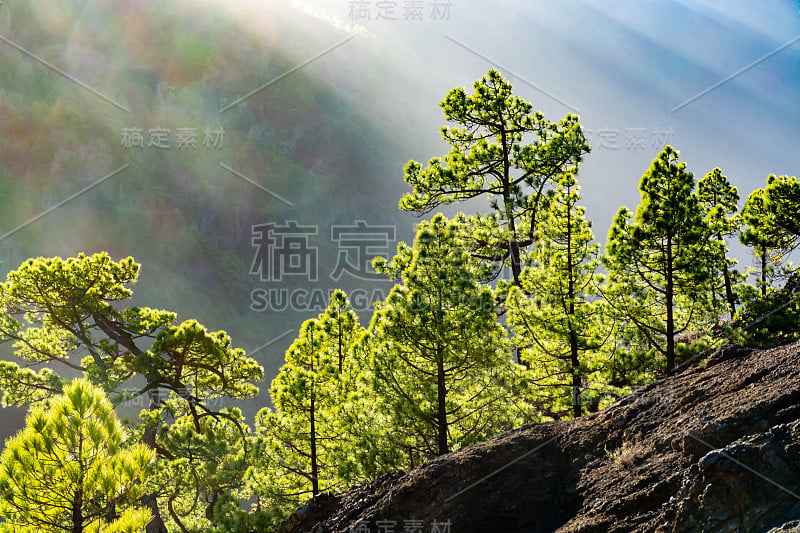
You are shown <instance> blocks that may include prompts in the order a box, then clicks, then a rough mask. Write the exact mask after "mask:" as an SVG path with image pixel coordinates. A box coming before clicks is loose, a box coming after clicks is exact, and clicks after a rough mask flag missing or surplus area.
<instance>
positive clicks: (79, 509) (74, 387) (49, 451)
mask: <svg viewBox="0 0 800 533" xmlns="http://www.w3.org/2000/svg"><path fill="white" fill-rule="evenodd" d="M25 423H26V425H25V428H24V429H22V430H21V431H20V432H19V433H18V434H17V435H16V436H15V437H12V438H10V439H9V440H8V441H7V442H6V448H5V450H3V454H2V456H1V457H0V516H1V517H2V518H3V520H4V522H3V523H2V524H0V531H5V532H9V533H12V532H13V533H18V532H20V531H30V532H34V531H36V532H44V533H51V532H52V533H55V532H65V533H83V532H86V533H89V532H98V533H100V532H103V533H111V532H125V531H127V532H134V531H136V532H139V531H141V530H142V529H143V528H144V527H145V526H146V525H147V523H148V522H150V521H151V519H152V515H151V513H150V511H149V510H148V509H146V508H144V507H139V506H138V505H137V498H138V496H139V495H140V494H141V488H142V482H143V481H145V478H146V477H147V472H148V469H149V467H150V464H151V462H152V461H153V460H154V457H155V453H154V452H153V451H152V450H150V449H149V448H147V447H146V446H145V445H143V444H141V443H139V444H134V445H129V443H128V442H126V435H125V432H124V431H123V428H122V425H121V424H120V422H119V420H118V419H117V416H116V413H115V412H114V408H113V407H112V405H111V402H109V400H108V398H107V397H106V395H105V394H104V393H103V391H102V390H101V389H98V388H97V387H95V386H93V385H92V384H91V383H89V382H88V381H87V380H85V379H78V380H75V381H73V382H71V383H70V384H69V385H67V386H66V387H65V388H64V393H63V395H59V396H56V397H53V398H52V399H51V400H50V401H49V402H48V405H38V406H36V407H34V408H33V409H32V410H31V412H30V413H29V414H28V416H27V417H26V420H25Z"/></svg>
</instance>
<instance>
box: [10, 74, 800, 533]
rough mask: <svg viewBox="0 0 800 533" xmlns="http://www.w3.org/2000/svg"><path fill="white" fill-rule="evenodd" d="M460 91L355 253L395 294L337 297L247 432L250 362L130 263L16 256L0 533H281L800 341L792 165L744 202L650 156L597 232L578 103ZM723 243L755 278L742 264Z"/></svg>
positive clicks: (714, 182)
mask: <svg viewBox="0 0 800 533" xmlns="http://www.w3.org/2000/svg"><path fill="white" fill-rule="evenodd" d="M473 90H474V92H472V93H470V92H468V91H467V90H465V89H462V88H455V89H453V90H451V91H450V92H448V93H447V94H446V96H445V98H444V100H443V101H442V102H441V109H442V111H443V114H444V119H445V121H446V125H445V126H443V127H442V129H441V134H442V138H443V140H444V141H445V142H446V143H447V145H449V146H450V151H449V152H447V153H446V154H444V155H442V156H440V157H433V158H431V159H430V160H429V161H428V162H427V163H421V162H417V161H414V160H412V161H409V162H408V163H407V164H406V165H405V167H404V168H403V176H404V180H405V182H406V185H407V189H406V190H407V192H406V193H405V194H404V195H403V196H402V198H400V200H399V209H401V210H403V211H408V212H411V213H414V214H416V215H417V216H419V217H420V221H419V223H418V224H417V226H416V236H415V238H414V240H413V242H412V243H405V242H400V243H399V244H398V246H397V249H396V252H395V253H394V255H393V256H391V257H381V258H378V259H376V260H375V261H374V263H373V267H374V269H375V270H376V271H377V272H379V273H381V274H382V275H384V276H385V277H386V279H387V280H389V281H391V282H392V283H393V288H392V289H391V291H390V292H389V293H388V295H387V296H386V298H385V299H384V300H382V301H379V302H377V303H376V304H375V306H374V311H373V312H372V315H371V318H370V320H369V321H368V323H363V324H362V323H361V320H360V319H359V316H358V314H357V313H356V312H355V311H354V310H353V309H352V306H351V304H350V301H349V299H348V295H347V294H346V292H345V291H343V290H336V291H333V292H332V293H331V294H330V298H329V301H328V302H327V309H326V310H325V311H324V312H322V313H321V314H319V316H318V317H316V318H312V319H309V320H306V321H305V322H303V323H302V326H300V328H299V330H298V331H297V333H296V338H295V340H294V342H293V343H292V344H291V346H290V347H289V349H288V350H287V351H286V353H285V362H284V364H283V366H281V368H280V369H279V371H278V374H277V376H276V377H275V378H274V379H273V380H272V382H271V383H270V384H269V386H268V391H269V400H270V401H269V403H268V405H264V406H263V408H262V409H261V410H260V411H259V412H258V414H257V416H256V417H255V419H254V420H252V421H250V420H248V419H247V417H245V415H244V414H243V410H242V409H241V407H240V402H242V401H243V400H245V399H248V398H254V397H255V396H256V395H257V394H258V392H259V386H263V385H260V383H261V382H262V380H263V379H264V377H265V371H264V368H263V367H262V366H261V365H260V364H259V363H258V362H257V361H256V360H255V359H254V358H252V357H250V356H248V354H247V353H246V352H245V350H243V349H241V348H238V347H236V343H235V341H234V340H232V339H231V338H230V336H229V335H228V334H227V333H226V332H225V331H209V330H208V329H207V328H206V327H204V326H203V325H202V324H200V323H199V322H198V321H197V320H194V319H187V320H183V321H179V320H178V315H177V314H176V313H175V312H173V311H170V310H162V309H155V308H149V307H143V306H137V305H133V304H132V302H131V298H132V296H133V286H134V285H135V284H136V282H137V278H138V276H139V273H140V270H141V269H142V267H141V265H140V264H138V263H137V262H136V261H135V260H134V258H132V257H126V258H120V259H119V260H116V259H114V258H112V257H111V256H110V255H109V254H108V253H94V254H89V255H85V254H79V255H77V256H74V257H68V258H61V257H50V258H44V257H38V258H31V259H29V260H27V261H24V262H23V263H22V264H21V265H19V267H18V268H16V269H15V270H12V271H11V272H10V273H9V274H8V277H7V279H6V281H5V282H4V283H2V284H0V305H1V306H2V314H0V338H2V340H3V341H4V342H5V343H7V344H8V345H10V346H11V347H12V349H13V355H14V360H12V361H0V390H2V403H3V405H5V406H23V407H26V408H28V414H27V416H26V419H25V427H24V429H22V430H21V431H20V432H19V433H18V434H17V435H16V436H14V437H12V438H10V439H8V440H7V441H6V443H5V447H4V449H3V452H2V456H1V457H0V518H1V519H2V522H1V523H0V531H8V532H21V531H31V532H33V531H37V532H38V531H45V532H59V531H64V532H73V533H75V532H107V533H111V532H134V531H142V530H145V531H147V532H149V533H155V532H166V531H176V532H178V531H179V532H201V531H202V532H207V531H214V532H220V533H221V532H251V531H252V532H255V531H268V530H274V529H275V528H277V527H278V526H279V525H280V523H281V522H282V521H283V520H285V519H286V518H287V517H288V516H289V514H291V513H292V512H293V511H294V510H295V509H296V508H297V507H299V506H300V505H302V504H303V503H304V502H305V501H307V500H308V499H309V498H312V497H316V496H318V495H321V494H323V493H330V492H340V491H343V490H346V489H347V488H349V487H352V486H354V485H356V484H359V483H363V482H366V481H369V480H373V479H375V478H377V477H379V476H381V475H383V474H385V473H388V472H393V471H396V470H401V469H403V470H405V469H412V468H415V467H417V466H419V465H421V464H424V463H426V462H427V461H429V460H431V459H433V458H436V457H439V456H442V455H444V454H448V453H450V452H452V451H455V450H458V449H461V448H463V447H466V446H469V445H471V444H475V443H479V442H482V441H485V440H487V439H489V438H491V437H493V436H496V435H498V434H500V433H502V432H504V431H508V430H510V429H513V428H517V427H520V426H522V425H525V424H535V423H540V422H544V421H548V420H564V419H569V418H575V417H581V416H583V415H585V414H586V413H589V412H594V411H598V410H602V409H603V408H604V407H606V406H608V405H610V404H611V403H613V402H615V401H617V400H618V399H620V398H623V397H624V396H626V395H628V394H630V393H631V392H632V391H634V390H636V388H638V387H641V386H643V385H645V384H648V383H650V382H652V381H654V380H657V379H660V378H662V377H664V376H667V375H670V374H673V373H674V372H676V371H677V370H678V369H680V368H682V367H686V366H688V365H694V364H698V363H700V362H702V361H703V360H704V359H705V358H707V357H709V356H710V354H711V353H712V352H713V351H714V350H716V349H718V348H720V347H722V346H725V345H727V344H731V343H735V344H741V345H745V346H754V347H770V346H777V345H781V344H786V343H789V342H793V341H795V340H797V338H798V334H799V333H800V327H798V324H800V322H799V321H798V318H800V317H798V313H799V312H800V306H798V304H797V302H796V299H795V297H794V289H795V287H796V285H797V282H796V276H794V267H793V266H792V264H791V263H790V262H789V261H787V260H786V257H787V256H788V254H790V253H791V252H792V250H794V248H795V247H796V246H797V244H798V242H799V241H798V237H800V219H798V214H797V206H798V205H800V183H798V181H797V179H796V178H795V177H790V176H786V175H781V176H775V175H770V176H768V177H766V182H765V184H764V186H763V188H760V189H757V190H755V191H753V192H751V193H750V194H749V195H748V196H747V198H746V199H744V201H743V202H742V201H741V200H742V198H740V195H739V192H738V190H737V188H736V187H735V186H734V185H733V184H732V183H730V182H729V180H728V179H727V177H726V176H725V174H724V173H723V170H721V169H720V168H713V169H702V170H701V174H702V173H703V172H705V174H703V177H701V178H699V179H695V176H694V173H693V172H692V171H690V170H689V169H688V168H687V166H686V164H685V163H683V162H681V160H680V156H679V152H678V150H676V149H675V148H673V147H672V146H664V147H663V149H662V150H661V151H660V152H659V153H657V154H655V157H654V159H653V160H652V163H651V165H650V167H649V168H647V169H643V175H642V176H641V179H640V181H639V186H638V189H639V193H640V198H641V200H640V203H639V204H638V205H637V206H635V207H633V208H629V207H626V206H622V207H620V208H619V210H618V212H617V214H616V216H615V217H614V220H613V223H612V225H611V228H610V230H609V232H608V235H607V237H606V240H605V243H603V244H602V246H601V243H600V242H598V241H597V240H596V237H595V235H594V234H593V232H592V229H591V227H592V225H591V221H590V220H589V218H588V216H587V213H586V210H585V209H584V208H583V207H582V206H581V197H580V173H579V168H580V164H581V162H582V159H583V157H584V156H585V155H586V154H588V153H589V152H590V150H591V146H590V144H589V142H588V141H587V139H586V137H585V135H584V132H583V130H582V127H581V123H580V120H579V117H578V116H577V115H574V114H567V115H566V116H564V117H563V118H562V119H560V120H558V121H551V120H549V119H547V118H546V117H545V116H544V115H543V114H542V113H541V112H538V111H535V110H534V108H533V106H532V104H531V103H529V102H527V101H525V100H523V99H521V98H520V97H518V96H515V95H514V93H513V92H512V86H511V83H510V82H509V81H507V80H506V79H504V77H503V76H502V75H501V74H500V73H499V72H498V71H496V70H489V71H488V72H487V73H486V75H485V76H483V78H482V79H480V80H478V81H476V82H475V83H474V86H473ZM740 203H741V204H743V205H742V207H741V208H739V204H740ZM449 205H452V206H454V207H455V208H456V209H458V210H459V212H458V213H457V214H456V215H453V216H449V217H448V216H445V215H444V214H443V213H442V212H441V211H442V210H443V209H444V208H445V206H449ZM736 239H738V240H739V242H740V243H741V244H743V245H745V246H747V247H748V249H749V250H751V252H752V254H753V256H754V257H755V258H756V259H757V264H758V268H755V269H752V268H746V269H741V268H737V261H736V260H735V259H733V258H732V257H731V254H730V250H729V246H730V244H731V243H732V242H734V240H736ZM132 400H135V401H133V402H132ZM137 402H138V403H137ZM131 405H139V406H142V408H141V409H137V408H132V407H131Z"/></svg>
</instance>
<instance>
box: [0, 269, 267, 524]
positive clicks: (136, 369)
mask: <svg viewBox="0 0 800 533" xmlns="http://www.w3.org/2000/svg"><path fill="white" fill-rule="evenodd" d="M138 273H139V265H138V264H136V263H135V262H134V261H133V259H132V258H126V259H123V260H121V261H119V262H115V261H113V260H112V259H111V258H110V257H109V256H108V255H107V254H105V253H100V254H94V255H91V256H85V255H83V254H81V255H78V256H77V257H73V258H68V259H66V260H65V259H61V258H59V257H55V258H49V259H45V258H38V259H31V260H29V261H26V262H25V263H23V265H22V266H20V268H19V269H17V270H15V271H12V272H11V273H9V275H8V279H7V281H6V282H5V283H3V284H2V285H0V305H2V308H3V310H4V313H3V314H2V315H0V334H1V335H2V337H3V339H4V340H7V341H12V342H13V346H14V349H15V354H16V355H17V357H18V358H20V359H21V360H23V361H25V362H27V363H29V364H30V363H33V364H34V365H40V366H44V365H48V367H53V366H56V365H60V366H62V367H65V368H67V369H68V370H70V371H79V372H82V373H83V374H84V376H85V377H86V378H88V379H89V380H91V381H92V382H93V383H95V384H96V385H97V386H99V387H101V388H103V389H104V390H105V391H107V392H108V393H109V395H111V396H112V397H113V399H114V400H115V401H124V400H130V399H133V398H137V397H140V396H144V395H146V396H147V397H148V398H149V400H150V406H149V409H148V411H143V412H142V417H141V418H142V424H141V425H140V426H139V427H137V428H135V430H136V432H137V434H138V436H139V438H140V440H141V441H142V442H143V443H144V444H146V445H147V446H148V447H149V448H150V449H151V450H157V451H158V458H159V461H158V467H157V468H156V473H157V475H159V476H161V477H162V478H163V483H160V484H158V485H155V487H156V488H154V489H153V492H151V493H149V496H153V495H154V494H156V493H157V495H158V496H159V497H161V498H162V501H163V502H165V503H166V508H167V510H168V513H169V515H170V519H171V520H172V521H173V522H175V523H181V522H186V523H195V525H194V526H192V527H194V528H195V529H194V530H195V531H202V530H204V528H206V527H207V526H208V524H209V523H210V522H209V521H210V520H211V519H212V518H213V508H214V503H215V502H216V501H217V499H218V498H219V496H220V495H221V494H223V493H225V492H228V491H233V490H234V489H236V488H237V487H239V486H240V485H241V484H242V483H243V481H242V479H241V478H242V475H243V473H244V471H245V470H246V466H247V465H246V462H245V460H244V454H245V452H244V447H245V445H244V441H245V439H246V437H247V433H248V431H249V430H247V429H245V428H246V425H245V424H244V422H243V420H242V419H241V414H240V413H238V411H237V410H233V411H228V410H225V409H217V408H214V407H213V404H214V403H216V402H219V399H220V398H221V397H229V398H248V397H252V396H254V395H255V394H256V393H257V392H258V389H257V388H256V386H255V385H254V384H253V382H254V381H257V380H260V379H262V377H263V369H262V368H261V366H259V365H258V364H257V363H256V362H255V361H254V360H253V359H251V358H248V357H246V355H245V353H244V351H243V350H241V349H239V348H234V347H232V345H231V339H230V337H229V336H228V335H227V334H226V333H225V332H223V331H218V332H209V331H207V330H206V328H205V327H203V326H202V325H200V324H199V323H198V322H197V321H195V320H186V321H184V322H182V323H180V324H175V321H176V318H177V317H176V315H175V313H172V312H169V311H162V310H156V309H149V308H139V307H124V302H125V300H127V299H128V298H130V296H131V294H132V293H131V290H130V288H128V285H130V284H132V283H134V282H135V281H136V278H137V276H138ZM84 354H87V355H85V356H83V355H84ZM78 356H83V357H82V358H81V360H80V361H76V357H78ZM126 385H127V386H126ZM0 389H2V390H3V394H4V396H3V401H4V402H5V403H7V404H20V403H24V402H31V401H41V400H45V399H47V398H48V397H51V396H52V395H54V394H57V393H58V392H59V389H60V379H59V377H58V374H57V373H56V371H55V370H51V369H50V368H43V369H42V370H40V371H39V372H38V373H35V372H34V371H33V370H31V369H29V368H21V367H20V366H19V365H18V364H17V363H15V362H6V363H4V364H3V365H2V366H0ZM165 393H166V394H165ZM164 415H168V416H167V418H169V419H171V420H173V422H172V424H163V423H162V416H164ZM227 446H230V447H229V448H228V447H227ZM212 465H216V466H215V470H214V471H213V472H210V471H207V470H206V469H207V468H209V467H211V466H212ZM165 472H166V473H165ZM198 480H204V481H202V482H200V481H198ZM202 499H205V500H206V502H205V503H206V505H205V506H202V505H198V504H197V503H196V502H197V501H199V500H202ZM150 509H151V511H153V513H154V514H157V513H158V506H157V505H154V504H152V505H151V506H150ZM154 519H155V520H156V521H161V520H162V518H161V517H160V516H158V515H157V516H155V518H154Z"/></svg>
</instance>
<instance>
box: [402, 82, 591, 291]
mask: <svg viewBox="0 0 800 533" xmlns="http://www.w3.org/2000/svg"><path fill="white" fill-rule="evenodd" d="M473 86H474V88H475V94H473V95H471V96H468V95H467V93H466V91H465V90H464V89H461V88H456V89H453V90H452V91H450V92H449V93H448V94H447V95H446V96H445V99H444V100H443V101H442V103H441V104H440V105H441V108H442V109H443V111H444V116H445V119H446V120H447V121H448V122H450V123H453V124H455V126H452V127H447V126H444V127H442V130H441V131H442V137H443V138H444V140H445V141H446V142H447V143H448V144H449V145H450V146H451V147H452V148H451V150H450V152H449V153H448V154H446V155H445V156H444V157H442V158H438V157H436V158H433V159H431V160H430V161H429V162H428V166H427V167H425V168H423V166H422V165H421V164H420V163H418V162H416V161H409V162H408V164H407V165H406V167H405V181H406V182H407V183H408V184H409V185H410V186H411V187H412V191H411V192H410V193H408V194H406V195H405V196H404V197H403V198H402V199H401V200H400V208H401V209H404V210H408V211H413V212H415V213H418V214H423V213H428V212H430V211H432V210H433V209H435V208H436V207H438V206H440V205H442V204H449V203H453V202H461V201H466V200H470V199H473V198H478V197H484V198H488V199H489V200H490V201H491V208H492V211H491V213H490V214H488V215H481V216H475V217H472V219H471V220H470V226H471V227H470V232H469V233H470V234H469V235H468V236H465V239H466V240H465V244H466V245H467V246H469V247H470V248H471V251H472V253H473V254H474V255H475V256H477V257H480V258H481V259H483V260H485V261H488V262H489V263H494V264H495V266H496V267H497V268H498V269H499V268H502V267H503V266H511V269H512V272H513V275H514V280H515V282H517V283H518V281H519V275H520V273H521V269H522V264H523V259H524V258H523V253H522V252H523V250H525V249H526V248H527V247H529V246H530V245H531V244H532V243H533V239H534V235H533V233H534V231H535V229H536V225H537V224H538V223H539V219H538V217H539V216H540V215H539V211H540V209H541V204H542V202H543V191H544V189H545V187H546V186H547V185H548V182H550V181H551V180H553V179H557V178H558V177H559V176H561V175H562V174H564V173H565V172H573V171H575V170H576V167H577V165H578V163H579V162H580V160H581V158H582V156H583V154H585V153H587V152H589V145H588V144H587V143H586V141H585V138H584V136H583V132H582V130H581V126H580V123H579V122H578V117H577V116H575V115H567V116H566V117H564V119H563V120H561V122H559V123H553V122H549V121H548V120H546V119H545V118H544V115H543V114H542V113H540V112H538V111H535V112H534V111H532V110H533V106H532V105H531V104H530V103H529V102H526V101H525V100H522V99H521V98H519V97H516V96H512V91H511V84H510V83H508V82H507V81H505V80H504V79H503V77H502V76H501V75H500V73H499V72H497V71H496V70H490V71H489V72H487V74H486V75H485V76H484V77H483V78H482V79H481V80H480V81H477V82H475V83H474V85H473Z"/></svg>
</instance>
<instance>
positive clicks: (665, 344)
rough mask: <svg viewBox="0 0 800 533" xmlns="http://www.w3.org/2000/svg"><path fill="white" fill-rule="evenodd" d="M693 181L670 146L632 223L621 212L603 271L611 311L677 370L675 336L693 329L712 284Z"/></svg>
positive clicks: (645, 183)
mask: <svg viewBox="0 0 800 533" xmlns="http://www.w3.org/2000/svg"><path fill="white" fill-rule="evenodd" d="M694 185H695V183H694V176H693V175H692V173H691V172H689V171H688V170H686V164H685V163H681V162H679V160H678V152H677V151H676V150H675V149H673V148H672V147H671V146H667V147H665V148H664V149H663V150H662V151H661V153H660V154H659V155H658V157H656V159H655V160H654V161H653V163H652V165H651V166H650V168H649V169H648V170H647V172H645V174H644V175H643V176H642V179H641V181H640V183H639V190H640V191H641V198H642V200H641V204H640V205H639V206H638V207H637V208H636V213H635V217H632V216H631V213H630V211H629V210H628V209H627V208H626V207H622V208H621V209H620V210H619V211H618V213H617V215H616V217H615V218H614V221H613V223H612V226H611V229H610V231H609V235H608V241H607V249H606V255H605V258H604V260H605V264H606V267H607V268H608V270H609V282H610V283H609V285H608V287H607V289H606V290H605V294H606V296H607V298H608V301H609V303H610V305H612V306H613V307H614V308H615V310H616V311H617V312H618V314H619V315H620V316H622V317H624V320H626V321H629V322H630V323H631V324H633V325H634V327H635V328H636V329H637V330H638V332H639V333H640V334H641V335H642V336H643V337H644V338H645V339H646V340H647V343H648V344H649V346H650V347H651V348H652V349H654V350H656V351H657V352H658V353H660V354H661V355H662V356H663V357H664V358H665V359H666V371H667V373H671V372H672V371H673V369H674V368H675V355H676V346H675V337H676V335H678V334H680V333H682V332H684V331H687V330H690V328H692V327H696V326H697V324H698V321H697V319H698V316H701V317H702V316H703V315H704V314H705V312H706V307H707V299H706V296H707V286H708V280H709V279H710V277H711V274H712V272H711V269H710V264H711V265H713V261H711V259H710V258H711V257H712V255H711V253H710V251H709V247H708V238H707V236H708V235H709V231H708V227H707V226H706V224H705V222H704V221H703V217H702V211H701V209H700V206H699V204H698V200H697V197H696V195H695V194H694Z"/></svg>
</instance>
